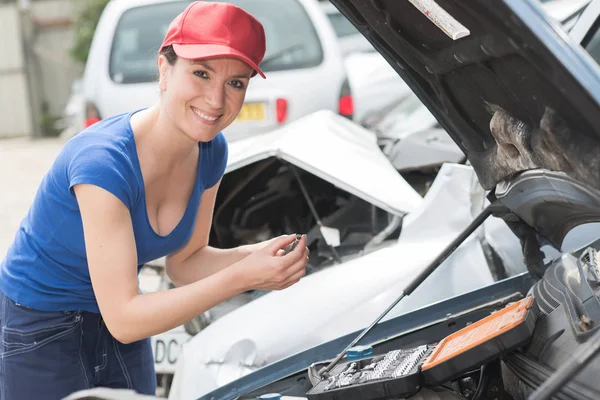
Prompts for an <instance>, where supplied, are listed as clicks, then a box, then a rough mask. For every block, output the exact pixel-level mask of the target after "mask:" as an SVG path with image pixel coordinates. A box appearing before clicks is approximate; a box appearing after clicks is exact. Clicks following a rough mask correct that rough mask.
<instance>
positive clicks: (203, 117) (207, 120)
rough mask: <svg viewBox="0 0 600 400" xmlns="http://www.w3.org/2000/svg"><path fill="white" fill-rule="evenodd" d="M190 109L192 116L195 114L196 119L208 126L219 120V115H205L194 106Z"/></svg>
mask: <svg viewBox="0 0 600 400" xmlns="http://www.w3.org/2000/svg"><path fill="white" fill-rule="evenodd" d="M190 109H191V110H192V112H193V113H194V114H196V116H197V117H198V118H200V120H202V122H204V123H205V124H208V125H214V124H216V123H217V121H218V120H219V118H221V115H220V114H209V113H205V112H203V111H200V110H199V109H198V108H196V107H194V106H190Z"/></svg>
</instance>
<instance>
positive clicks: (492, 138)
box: [331, 0, 600, 243]
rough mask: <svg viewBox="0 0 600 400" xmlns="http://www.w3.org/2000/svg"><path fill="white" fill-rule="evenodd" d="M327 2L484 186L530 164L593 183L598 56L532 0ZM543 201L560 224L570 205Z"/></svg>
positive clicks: (599, 132) (598, 132) (598, 152)
mask: <svg viewBox="0 0 600 400" xmlns="http://www.w3.org/2000/svg"><path fill="white" fill-rule="evenodd" d="M331 2H332V3H333V4H334V5H335V6H336V7H338V8H339V9H340V11H341V12H342V13H343V14H344V15H346V17H347V18H349V19H350V21H352V22H353V23H354V24H355V25H356V26H357V28H358V29H359V30H360V31H361V32H362V33H363V34H364V35H365V36H366V37H367V38H368V39H369V40H370V41H371V43H372V44H373V45H374V46H375V48H376V49H377V50H378V51H379V52H380V53H381V54H382V55H383V56H384V57H385V58H386V59H387V60H388V62H389V63H390V65H391V66H392V67H393V68H394V69H396V71H397V72H398V74H399V75H400V76H401V77H402V78H403V79H404V80H405V81H406V82H407V84H408V85H409V87H410V88H411V89H412V90H413V91H414V92H415V93H416V94H417V96H418V97H419V98H420V99H421V101H423V103H424V104H425V105H426V106H427V107H428V108H429V109H430V111H431V112H432V114H433V115H434V116H435V117H436V118H437V119H438V121H439V122H440V124H441V125H442V126H443V128H444V129H446V131H447V132H448V133H449V134H450V136H451V137H452V139H453V140H454V141H455V142H456V143H457V144H458V146H460V148H461V149H462V150H463V151H464V153H465V154H466V155H467V157H468V159H469V160H470V162H471V164H472V165H473V168H474V170H475V172H476V173H477V175H478V178H479V181H480V182H481V184H482V186H483V187H484V188H485V189H488V190H492V191H494V190H495V189H496V187H497V185H498V184H500V183H501V182H504V181H508V180H512V179H518V176H519V174H520V173H521V172H523V171H528V170H539V169H542V170H548V171H553V172H562V173H565V174H566V175H568V176H569V177H570V178H572V179H574V180H576V181H579V183H581V184H583V185H585V186H588V187H591V188H596V189H598V188H600V107H599V100H600V80H599V78H598V73H597V65H595V62H594V61H593V60H592V59H591V57H589V55H588V54H587V53H585V51H584V50H583V49H582V48H581V47H580V46H579V45H577V44H575V43H574V42H572V41H571V40H570V38H569V37H568V36H567V35H566V33H564V31H562V30H561V28H560V27H559V26H558V25H557V23H556V22H554V21H553V20H552V19H551V18H550V17H549V16H547V14H545V13H544V11H543V9H542V8H541V5H540V4H539V3H538V2H537V0H504V1H499V0H473V1H462V0H439V1H437V2H434V1H433V0H420V1H419V0H407V1H397V0H331ZM529 178H531V176H530V177H529ZM523 187H525V186H523ZM538 193H540V196H544V193H547V192H546V191H543V190H542V191H538ZM505 200H506V199H505ZM572 200H573V202H570V203H569V204H567V205H566V206H567V207H577V202H578V200H577V199H572ZM541 201H543V199H541ZM550 201H552V199H551V200H550ZM504 203H505V204H510V203H511V201H505V202H504ZM550 209H552V210H553V211H554V214H553V215H552V217H553V218H558V219H562V220H563V222H564V223H565V224H567V223H569V221H568V219H569V218H570V217H571V216H572V213H565V215H561V213H560V212H558V214H557V213H556V212H557V210H556V208H550ZM512 211H514V210H512ZM517 215H518V214H517ZM518 216H519V217H520V219H521V220H524V221H527V222H528V223H534V221H536V220H537V221H540V220H544V218H540V217H539V216H537V217H536V218H526V217H525V218H524V216H521V215H518ZM597 219H598V215H594V216H592V217H590V218H589V219H588V220H586V221H580V222H590V221H591V220H597ZM556 225H561V223H560V222H559V223H557V224H555V227H556ZM533 228H534V229H536V230H537V231H538V233H540V234H541V235H542V236H547V235H548V234H550V232H544V229H543V227H541V226H536V225H534V226H533ZM554 239H555V240H554V242H555V243H559V242H560V241H561V240H562V238H554Z"/></svg>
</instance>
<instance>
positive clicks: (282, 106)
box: [275, 99, 288, 124]
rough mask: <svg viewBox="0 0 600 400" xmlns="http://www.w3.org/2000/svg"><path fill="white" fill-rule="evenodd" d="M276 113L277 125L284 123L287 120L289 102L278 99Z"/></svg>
mask: <svg viewBox="0 0 600 400" xmlns="http://www.w3.org/2000/svg"><path fill="white" fill-rule="evenodd" d="M275 111H276V116H277V123H279V124H282V123H284V122H285V120H286V119H287V113H288V101H287V100H286V99H277V101H276V102H275Z"/></svg>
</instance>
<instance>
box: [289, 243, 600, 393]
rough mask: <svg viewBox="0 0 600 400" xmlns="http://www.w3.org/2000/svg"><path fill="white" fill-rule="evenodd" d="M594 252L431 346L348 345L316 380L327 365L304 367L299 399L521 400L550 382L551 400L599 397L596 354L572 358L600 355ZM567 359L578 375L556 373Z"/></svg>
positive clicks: (598, 272)
mask: <svg viewBox="0 0 600 400" xmlns="http://www.w3.org/2000/svg"><path fill="white" fill-rule="evenodd" d="M598 245H600V242H598V243H595V244H593V245H592V246H590V247H587V248H585V249H582V250H580V251H578V252H575V253H569V254H564V255H562V256H561V257H560V258H558V259H556V260H555V261H554V262H552V263H551V264H550V265H548V267H547V268H546V271H545V273H544V275H543V277H542V279H540V280H539V281H538V282H536V283H535V284H534V285H533V286H532V287H531V289H530V290H529V292H528V293H527V295H526V296H524V297H523V296H522V298H521V299H519V300H518V301H511V302H509V303H508V304H506V305H505V306H504V307H502V308H496V309H494V310H492V312H490V313H489V315H487V316H484V317H483V318H481V319H479V320H477V321H473V322H471V323H467V324H465V326H463V327H462V328H461V329H458V330H456V331H455V332H453V333H450V334H447V335H445V336H443V337H441V338H439V339H437V340H431V337H434V336H435V333H434V332H435V331H432V332H425V331H423V332H421V337H419V334H418V333H417V334H416V336H415V334H411V335H413V337H411V338H410V339H409V341H410V343H417V344H418V345H411V346H398V347H392V348H391V349H390V345H389V344H388V345H387V350H386V351H384V352H381V351H379V352H377V354H375V353H376V348H375V349H374V347H372V346H356V347H353V348H351V349H349V350H348V351H347V353H346V354H345V357H344V358H343V359H342V361H340V362H339V363H338V364H336V365H335V366H334V367H333V368H332V369H331V370H330V371H327V372H325V373H324V374H319V373H318V371H319V370H320V371H322V368H323V366H325V365H326V364H323V363H321V364H315V365H313V366H311V367H310V368H309V370H308V371H307V376H308V378H309V379H310V381H311V387H310V388H309V390H307V391H305V392H304V393H305V394H303V395H302V396H301V397H299V398H305V399H309V400H342V399H344V400H353V399H363V400H383V399H401V398H406V399H427V400H435V399H465V398H466V399H470V400H475V399H519V400H520V399H527V398H529V396H530V395H531V394H532V393H534V392H535V390H536V389H538V388H539V387H540V385H542V384H543V383H544V382H546V381H547V380H549V379H557V378H558V379H560V378H563V380H564V382H565V383H564V384H561V385H560V387H558V391H557V392H556V393H554V394H553V396H552V398H553V399H554V398H556V399H598V398H600V380H599V379H597V376H598V373H599V372H600V356H598V357H590V358H589V360H586V361H589V362H583V360H581V359H579V358H578V357H580V356H581V354H588V355H589V354H591V353H589V352H590V351H591V350H590V349H598V348H600V339H599V336H598V335H596V333H597V332H599V330H598V327H599V325H598V323H599V322H600V301H599V294H600V253H599V252H598V251H597V248H598ZM432 329H433V328H432ZM599 335H600V333H599ZM594 339H595V342H594ZM394 340H397V339H394ZM574 359H575V360H576V361H577V364H572V365H576V367H577V368H576V369H575V371H576V372H575V373H573V374H572V376H571V375H569V376H561V374H562V373H563V370H561V367H563V366H565V365H567V364H569V363H572V362H573V360H574Z"/></svg>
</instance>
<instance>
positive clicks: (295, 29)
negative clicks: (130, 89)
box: [109, 0, 323, 83]
mask: <svg viewBox="0 0 600 400" xmlns="http://www.w3.org/2000/svg"><path fill="white" fill-rule="evenodd" d="M227 2H229V3H233V4H236V5H238V6H240V7H243V8H244V9H245V10H247V11H248V12H250V13H251V14H253V15H254V16H255V17H256V18H258V20H260V21H261V22H262V24H263V26H264V28H265V34H266V37H267V51H266V54H265V57H264V60H263V62H262V63H261V65H260V66H261V69H262V70H263V71H264V72H272V71H283V70H291V69H298V68H307V67H314V66H317V65H319V64H320V63H321V62H322V61H323V49H322V47H321V42H320V40H319V37H318V35H317V33H316V31H315V28H314V26H313V25H312V22H311V20H310V18H309V16H308V14H307V13H306V11H305V10H304V8H303V7H302V5H301V4H300V3H298V1H297V0H233V1H227ZM188 4H189V2H187V1H173V2H167V3H158V4H151V5H146V6H141V7H135V8H132V9H130V10H127V11H126V12H125V13H123V15H122V16H121V18H120V20H119V22H118V24H117V28H116V32H115V35H114V40H113V44H112V49H111V55H110V64H109V73H110V76H111V78H112V80H113V81H114V82H116V83H142V82H151V81H155V80H157V78H158V69H157V64H156V55H157V51H158V47H159V46H160V44H161V42H162V40H163V38H164V36H165V34H166V32H167V29H168V27H169V23H170V22H171V20H172V19H173V18H175V16H176V15H177V14H179V13H180V12H181V11H183V9H184V8H185V7H186V6H187V5H188Z"/></svg>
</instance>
